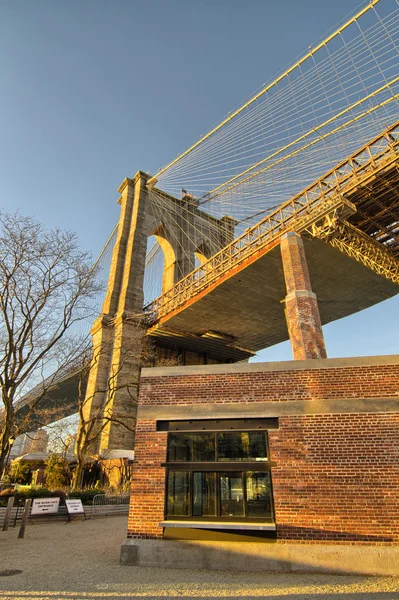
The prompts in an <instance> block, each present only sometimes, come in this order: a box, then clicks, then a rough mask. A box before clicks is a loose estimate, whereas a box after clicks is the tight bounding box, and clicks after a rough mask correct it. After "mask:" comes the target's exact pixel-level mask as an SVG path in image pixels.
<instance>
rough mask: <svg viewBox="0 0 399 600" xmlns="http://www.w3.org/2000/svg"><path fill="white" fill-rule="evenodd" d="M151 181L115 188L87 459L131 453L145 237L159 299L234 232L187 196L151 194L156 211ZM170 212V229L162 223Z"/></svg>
mask: <svg viewBox="0 0 399 600" xmlns="http://www.w3.org/2000/svg"><path fill="white" fill-rule="evenodd" d="M149 179H150V177H149V176H148V175H147V174H145V173H143V172H141V171H139V172H138V173H137V174H136V175H135V177H134V178H133V179H129V178H127V179H125V180H124V181H123V182H122V184H121V186H120V187H119V190H118V191H119V192H120V194H121V196H120V198H119V200H118V202H119V204H120V206H121V212H120V220H119V225H118V232H117V238H116V242H115V246H114V250H113V255H112V262H111V268H110V274H109V279H108V286H107V291H106V295H105V300H104V303H103V307H102V314H101V315H100V316H99V317H98V319H96V321H95V322H94V325H93V327H92V330H91V334H92V340H93V358H92V364H91V369H90V373H89V378H88V383H87V391H86V400H85V403H84V419H85V421H86V422H90V423H95V427H98V428H99V429H101V433H99V434H98V436H97V438H96V440H95V442H94V443H93V444H92V446H91V451H92V452H93V453H97V454H98V453H104V452H107V451H111V450H112V451H113V453H112V455H113V456H114V457H116V456H118V457H130V456H131V455H132V450H133V445H134V428H135V421H136V405H137V396H138V386H139V378H140V356H141V351H142V340H143V337H144V335H145V323H144V319H143V317H144V315H143V302H144V292H143V284H144V272H145V262H146V252H147V239H148V237H149V236H152V235H154V236H155V237H156V238H157V240H158V242H159V243H160V246H161V248H162V251H163V253H164V272H163V281H162V291H163V293H164V292H166V291H167V290H168V289H170V288H171V287H172V286H173V284H174V283H175V282H176V281H178V280H179V279H181V278H182V277H184V276H185V275H187V274H188V273H189V272H190V271H192V270H193V269H194V268H195V258H196V257H197V258H199V260H200V261H201V262H202V261H204V260H206V259H207V258H209V257H210V256H211V255H212V254H214V253H216V252H217V251H218V250H220V249H221V248H222V247H224V246H225V245H226V244H228V243H229V242H230V241H232V240H233V238H234V228H235V225H236V221H234V219H232V218H230V217H227V216H226V217H222V218H221V219H216V218H214V217H211V216H209V215H208V214H206V213H205V212H203V211H201V210H200V209H199V208H198V201H197V200H196V199H195V198H193V197H191V196H190V195H186V196H183V198H182V199H177V198H174V197H172V196H169V195H168V194H165V193H164V192H161V191H160V190H156V193H157V197H158V198H161V199H162V205H163V206H162V208H163V210H159V207H158V210H155V208H156V207H154V206H153V203H154V200H153V198H154V194H152V193H151V189H150V188H149V186H148V185H147V182H148V180H149ZM168 209H169V210H171V211H173V214H174V219H173V221H168V219H167V218H166V219H165V218H164V217H165V216H167V212H168ZM162 215H164V217H163V216H162ZM210 239H211V240H212V242H209V240H210ZM118 419H120V420H122V419H123V421H124V422H125V423H127V424H128V426H129V428H128V429H127V428H126V427H124V426H122V425H120V424H119V423H118Z"/></svg>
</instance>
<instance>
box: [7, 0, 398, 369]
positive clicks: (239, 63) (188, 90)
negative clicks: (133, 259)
mask: <svg viewBox="0 0 399 600" xmlns="http://www.w3.org/2000/svg"><path fill="white" fill-rule="evenodd" d="M382 1H383V0H382ZM358 4H359V2H358V0H334V2H330V1H327V0H301V1H299V0H280V1H279V2H274V1H272V0H245V1H244V0H146V1H144V0H140V1H139V0H113V1H111V0H18V1H16V0H0V72H1V93H0V136H1V137H0V139H1V144H0V194H1V206H2V207H3V208H5V209H6V210H14V209H16V208H20V209H21V211H22V212H23V213H26V214H31V215H35V216H36V217H37V218H39V219H40V220H41V221H42V222H44V223H45V224H46V225H48V226H52V227H53V226H59V227H62V228H66V229H71V230H73V231H76V232H77V234H78V236H79V238H80V239H81V242H82V245H83V247H85V248H86V249H88V250H91V251H92V253H93V255H94V256H96V255H97V254H98V252H99V250H100V249H101V247H102V246H103V244H104V242H105V240H106V238H107V237H108V235H109V233H110V231H111V229H112V227H113V225H114V224H115V223H116V221H117V219H118V213H119V211H118V208H119V207H118V205H117V204H116V199H117V197H118V194H117V192H116V190H117V187H118V186H119V184H120V182H121V181H122V180H123V179H124V178H125V177H126V176H132V175H134V173H135V172H136V171H137V170H138V169H141V170H144V171H149V170H151V171H152V172H156V170H157V169H158V167H160V166H162V165H163V164H166V163H168V162H169V161H170V160H171V159H172V158H174V157H175V156H176V155H177V154H178V153H180V152H181V151H182V150H184V149H185V148H186V147H188V146H189V145H190V144H191V143H192V142H193V141H195V140H196V139H197V138H198V137H199V136H200V135H201V134H203V133H205V132H206V131H207V130H209V129H210V128H211V127H212V126H213V125H215V124H216V123H217V122H218V121H219V120H220V119H221V118H222V117H223V116H224V115H225V114H226V113H227V112H228V111H230V110H231V109H232V108H234V107H236V106H237V105H239V104H240V103H241V102H242V101H243V100H244V99H245V98H246V97H248V96H249V95H250V94H251V93H252V92H253V91H254V90H256V89H258V88H259V87H260V86H261V85H262V84H263V82H265V81H266V80H269V79H270V78H271V77H272V76H273V75H274V74H276V73H277V72H279V71H281V70H282V69H283V68H284V67H285V66H287V65H288V64H289V63H291V62H293V60H294V59H295V58H296V57H297V56H298V55H299V54H301V53H303V52H304V51H305V50H306V49H307V48H308V46H310V45H311V44H313V43H314V42H315V41H316V40H317V39H319V38H320V37H321V36H322V35H323V34H324V33H325V32H326V31H327V30H330V29H331V28H333V27H334V25H335V24H336V23H337V22H338V21H340V20H341V19H343V18H344V17H346V16H347V15H348V13H352V12H353V11H354V10H355V9H356V8H357V6H358ZM398 314H399V298H397V297H396V298H393V299H390V300H387V301H385V302H383V303H381V304H380V305H378V306H376V307H374V308H372V309H369V310H368V311H364V312H363V313H360V314H358V315H354V316H352V317H349V318H347V319H345V320H342V321H339V322H337V323H333V324H330V325H328V326H327V327H325V335H326V341H327V349H328V353H329V356H348V355H366V354H389V353H397V352H399V335H398V329H399V326H398V322H399V317H398ZM259 358H260V359H263V360H281V359H290V358H291V352H290V349H289V346H288V344H283V345H280V346H277V347H275V348H272V349H269V350H267V351H264V352H262V353H260V355H259Z"/></svg>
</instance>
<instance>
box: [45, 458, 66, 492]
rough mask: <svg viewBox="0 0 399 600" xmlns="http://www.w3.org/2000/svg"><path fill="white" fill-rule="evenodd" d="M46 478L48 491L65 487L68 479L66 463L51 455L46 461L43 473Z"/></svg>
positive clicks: (62, 459) (63, 459) (64, 460)
mask: <svg viewBox="0 0 399 600" xmlns="http://www.w3.org/2000/svg"><path fill="white" fill-rule="evenodd" d="M44 474H45V476H46V485H47V487H48V488H49V489H50V490H56V489H57V488H59V487H61V486H63V485H65V484H66V483H67V481H68V478H69V465H68V461H67V460H66V459H65V458H63V457H61V456H60V455H58V454H52V455H51V456H50V457H49V458H48V460H47V461H46V468H45V471H44Z"/></svg>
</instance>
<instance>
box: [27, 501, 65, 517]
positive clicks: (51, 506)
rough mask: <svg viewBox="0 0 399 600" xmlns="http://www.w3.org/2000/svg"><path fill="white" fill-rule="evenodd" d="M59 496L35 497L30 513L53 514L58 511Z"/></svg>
mask: <svg viewBox="0 0 399 600" xmlns="http://www.w3.org/2000/svg"><path fill="white" fill-rule="evenodd" d="M59 503H60V499H59V498H35V499H34V500H33V504H32V515H49V514H51V515H53V514H54V513H57V512H58V505H59Z"/></svg>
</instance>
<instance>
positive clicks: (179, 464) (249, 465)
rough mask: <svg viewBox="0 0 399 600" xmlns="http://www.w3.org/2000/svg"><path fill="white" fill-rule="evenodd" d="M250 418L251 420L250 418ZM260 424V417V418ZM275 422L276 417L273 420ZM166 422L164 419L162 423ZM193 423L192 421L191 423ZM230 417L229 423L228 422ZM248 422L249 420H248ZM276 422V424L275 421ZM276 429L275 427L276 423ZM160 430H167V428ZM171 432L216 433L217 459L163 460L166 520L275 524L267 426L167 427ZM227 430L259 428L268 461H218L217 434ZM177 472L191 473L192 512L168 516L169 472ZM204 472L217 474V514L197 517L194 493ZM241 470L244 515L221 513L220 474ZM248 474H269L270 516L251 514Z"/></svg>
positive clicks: (272, 464) (246, 430)
mask: <svg viewBox="0 0 399 600" xmlns="http://www.w3.org/2000/svg"><path fill="white" fill-rule="evenodd" d="M249 421H250V420H249ZM257 421H258V423H259V420H257ZM274 421H275V420H274ZM222 422H223V420H220V421H219V420H218V423H222ZM163 423H165V421H164V422H163ZM191 423H192V422H190V424H191ZM230 423H231V420H230V422H229V425H230ZM240 425H241V427H242V425H243V421H242V420H240ZM245 425H248V422H246V423H245ZM273 425H274V423H273ZM272 428H273V429H275V428H276V427H275V426H273V427H272ZM161 430H163V431H165V429H164V428H162V429H161ZM166 430H167V431H169V433H172V434H176V433H181V434H184V433H204V434H209V433H214V434H215V458H216V460H215V461H204V462H200V461H169V460H168V461H167V462H165V463H162V465H161V466H163V467H165V469H166V473H165V475H166V481H165V502H164V515H165V517H164V518H165V522H166V521H195V522H197V521H198V522H201V521H202V522H232V523H233V522H243V521H245V522H246V523H260V522H262V523H274V522H275V511H274V501H273V481H272V473H271V467H272V466H274V463H272V462H271V461H270V450H269V436H268V434H267V430H266V428H265V427H264V426H263V427H262V428H261V427H259V426H258V427H254V428H251V427H248V429H247V428H245V429H242V428H240V429H236V428H233V427H231V425H230V426H229V427H227V428H225V427H220V425H219V429H218V430H216V428H215V429H214V428H213V427H211V428H209V429H205V428H202V429H201V430H200V431H199V430H198V429H196V430H195V429H194V428H193V429H189V430H187V429H184V426H183V427H182V428H181V429H175V428H174V427H173V428H171V429H166ZM228 430H230V431H231V430H233V431H235V432H237V433H248V432H250V431H260V430H262V431H263V432H264V436H265V442H266V457H267V460H259V461H257V460H246V461H242V460H238V461H234V460H231V461H228V460H223V461H218V460H217V458H218V456H217V446H218V444H217V433H223V432H226V431H228ZM167 456H168V458H169V434H168V444H167ZM174 471H184V472H187V473H188V475H189V494H188V502H189V515H168V513H167V510H168V492H169V490H168V485H169V473H170V472H174ZM201 472H213V473H215V496H216V497H215V506H216V515H215V516H197V515H193V512H194V504H193V500H194V499H193V492H194V473H201ZM232 472H235V473H240V477H241V483H242V490H243V515H242V516H235V517H234V516H233V517H232V516H226V515H221V484H220V481H221V476H222V474H223V473H226V474H228V473H232ZM248 473H261V474H264V473H268V476H269V485H270V492H269V499H270V515H262V516H260V517H254V516H248V498H247V496H248V494H247V485H246V483H247V474H248Z"/></svg>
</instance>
